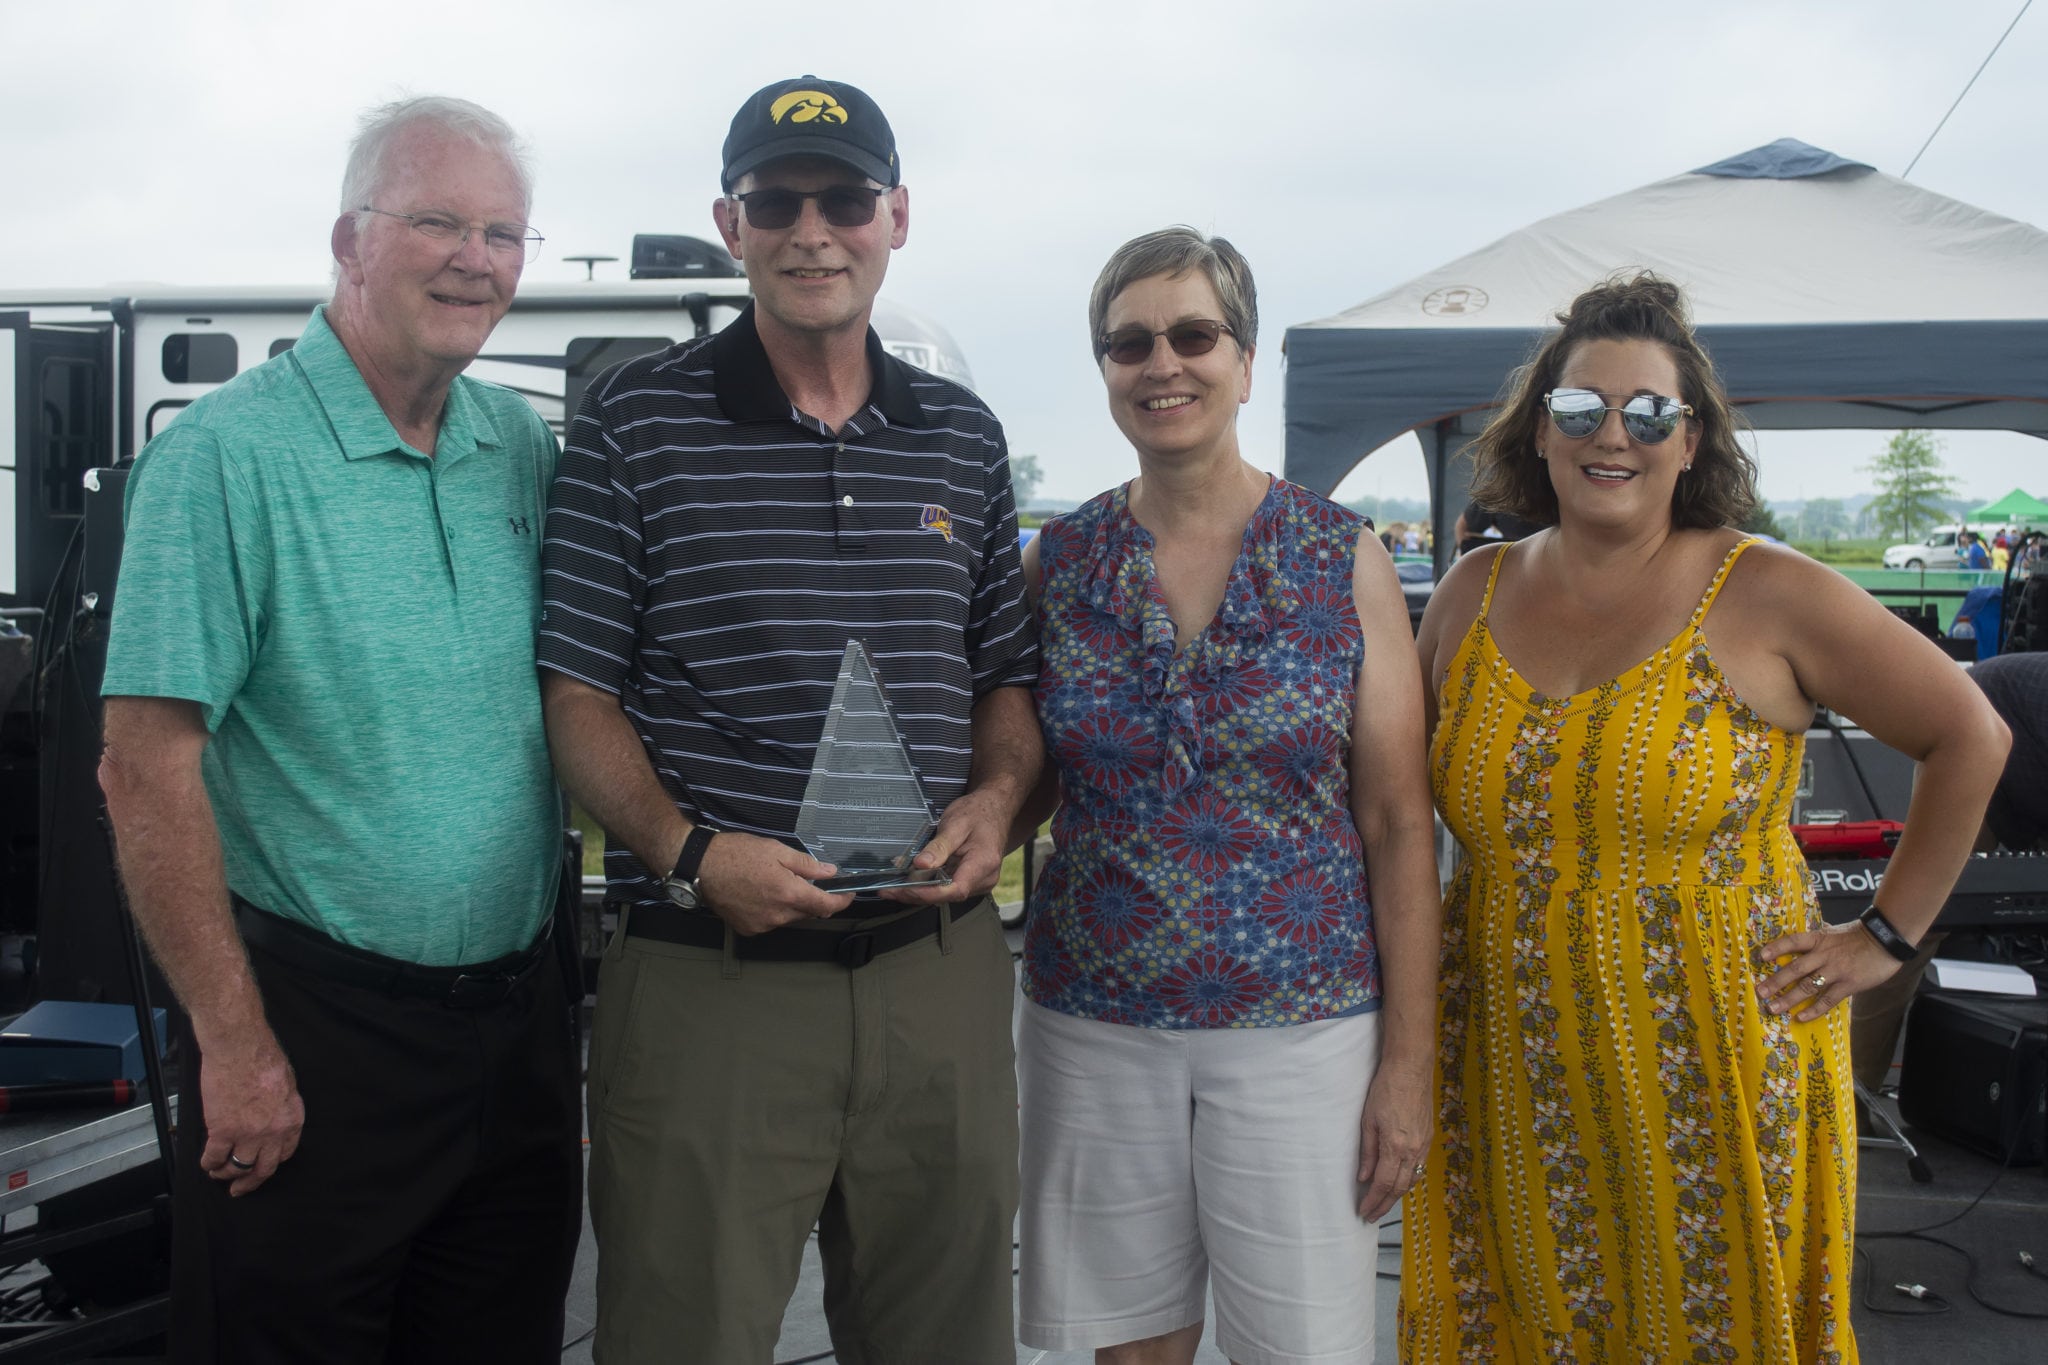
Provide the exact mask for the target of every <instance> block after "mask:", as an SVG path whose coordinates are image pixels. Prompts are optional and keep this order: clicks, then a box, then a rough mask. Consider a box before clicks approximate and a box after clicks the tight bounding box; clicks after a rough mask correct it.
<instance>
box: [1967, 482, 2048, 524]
mask: <svg viewBox="0 0 2048 1365" xmlns="http://www.w3.org/2000/svg"><path fill="white" fill-rule="evenodd" d="M1970 520H1971V521H2031V522H2034V523H2036V524H2041V523H2048V502H2042V501H2041V500H2040V499H2039V498H2037V497H2035V496H2034V495H2033V494H2031V493H2028V492H2026V491H2024V490H2022V489H2018V488H2015V489H2013V490H2012V492H2010V493H2007V494H2006V495H2005V496H2004V497H2002V498H2000V499H1999V500H1998V501H1997V502H1992V503H1986V504H1985V505H1984V506H1982V507H1979V508H1978V509H1977V510H1976V511H1974V512H1972V513H1970Z"/></svg>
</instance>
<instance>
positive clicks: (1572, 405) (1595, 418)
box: [1543, 389, 1692, 446]
mask: <svg viewBox="0 0 2048 1365" xmlns="http://www.w3.org/2000/svg"><path fill="white" fill-rule="evenodd" d="M1543 406H1544V407H1546V408H1548V409H1550V420H1551V422H1552V424H1553V425H1555V426H1556V427H1557V429H1558V431H1559V432H1560V433H1562V434H1563V435H1565V436H1569V437H1570V438H1571V439H1573V440H1575V441H1576V440H1581V439H1583V438H1584V437H1587V436H1591V435H1592V434H1593V433H1594V432H1596V431H1598V430H1600V424H1601V423H1602V422H1604V421H1606V420H1607V414H1608V413H1610V412H1618V413H1620V414H1621V425H1622V427H1623V429H1624V430H1626V431H1627V432H1628V434H1629V439H1631V440H1633V441H1636V442H1637V443H1639V444H1641V445H1646V446H1654V445H1661V444H1662V443H1663V442H1664V441H1666V440H1667V439H1669V438H1670V436H1671V433H1672V432H1674V431H1676V430H1678V424H1679V423H1680V422H1681V421H1683V420H1685V419H1686V418H1688V417H1690V416H1692V405H1691V404H1690V403H1681V402H1679V401H1678V400H1677V399H1676V398H1666V397H1665V396H1664V395H1662V394H1660V393H1639V394H1637V395H1636V396H1635V397H1633V398H1631V399H1629V400H1628V401H1627V402H1626V403H1622V404H1620V405H1619V406H1616V405H1613V404H1610V403H1609V402H1608V401H1607V400H1606V399H1605V398H1603V397H1601V396H1600V395H1599V394H1597V393H1595V392H1593V391H1592V390H1591V389H1552V390H1551V391H1550V392H1549V393H1546V394H1544V395H1543Z"/></svg>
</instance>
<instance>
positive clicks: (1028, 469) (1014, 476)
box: [1010, 455, 1045, 507]
mask: <svg viewBox="0 0 2048 1365" xmlns="http://www.w3.org/2000/svg"><path fill="white" fill-rule="evenodd" d="M1044 478H1045V474H1044V472H1043V471H1042V470H1040V469H1039V467H1038V457H1037V456H1036V455H1012V456H1011V457H1010V496H1011V498H1013V499H1014V500H1015V501H1016V503H1017V505H1018V506H1019V507H1022V506H1024V505H1025V504H1026V503H1028V502H1030V501H1031V499H1032V498H1034V497H1036V496H1037V495H1038V485H1039V484H1040V483H1041V482H1042V481H1043V480H1044Z"/></svg>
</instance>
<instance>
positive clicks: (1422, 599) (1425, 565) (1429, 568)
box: [1394, 555, 1436, 631]
mask: <svg viewBox="0 0 2048 1365" xmlns="http://www.w3.org/2000/svg"><path fill="white" fill-rule="evenodd" d="M1394 572H1395V573H1396V574H1398V575H1399V576H1400V579H1401V595H1402V596H1403V597H1405V598H1407V599H1408V628H1409V629H1410V630H1413V631H1419V630H1421V629H1422V613H1423V612H1424V611H1426V610H1428V608H1429V595H1430V594H1431V593H1433V592H1435V591H1436V566H1435V565H1433V564H1432V563H1430V561H1429V560H1427V559H1410V558H1408V557H1407V556H1406V555H1397V556H1396V557H1395V559H1394Z"/></svg>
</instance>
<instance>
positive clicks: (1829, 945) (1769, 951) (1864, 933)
mask: <svg viewBox="0 0 2048 1365" xmlns="http://www.w3.org/2000/svg"><path fill="white" fill-rule="evenodd" d="M1780 958H1790V959H1791V961H1789V962H1784V963H1780V964H1779V965H1778V968H1777V970H1775V971H1773V972H1771V973H1770V975H1768V976H1766V977H1765V978H1764V979H1763V980H1762V981H1760V982H1758V983H1757V988H1756V993H1757V995H1758V996H1759V997H1760V998H1761V999H1762V1000H1763V1002H1764V1008H1765V1009H1767V1010H1769V1011H1770V1012H1771V1013H1772V1014H1785V1013H1788V1012H1789V1011H1792V1010H1798V1011H1799V1012H1798V1013H1797V1014H1794V1015H1793V1016H1792V1020H1793V1022H1794V1023H1799V1024H1807V1023H1811V1022H1812V1021H1814V1020H1815V1019H1818V1018H1820V1017H1821V1016H1822V1015H1824V1014H1826V1013H1827V1012H1828V1011H1829V1010H1831V1009H1833V1008H1834V1007H1835V1006H1836V1005H1839V1004H1841V1003H1842V1002H1843V1001H1844V1000H1847V999H1848V998H1849V997H1850V996H1852V995H1854V994H1856V992H1858V991H1867V990H1869V989H1870V988H1871V987H1872V986H1875V985H1877V984H1878V983H1879V982H1881V981H1884V980H1887V979H1888V978H1890V976H1891V975H1892V973H1894V972H1896V971H1898V969H1899V962H1898V959H1896V958H1894V957H1893V956H1892V955H1891V954H1890V953H1888V952H1886V951H1885V950H1884V949H1883V948H1882V947H1881V946H1880V945H1879V944H1878V941H1877V940H1876V939H1875V938H1873V937H1871V934H1870V931H1869V930H1868V929H1865V928H1864V927H1863V926H1862V925H1861V924H1856V923H1850V924H1829V925H1825V926H1823V927H1821V928H1819V929H1813V930H1809V931H1808V932H1806V933H1803V934H1787V935H1785V936H1784V937H1783V938H1778V939H1773V940H1771V941H1770V942H1769V943H1766V944H1765V945H1764V946H1763V947H1761V948H1759V949H1758V950H1757V959H1758V961H1759V962H1760V963H1761V964H1762V965H1763V966H1765V967H1769V966H1770V965H1771V964H1772V963H1774V962H1778V959H1780ZM1802 1006H1803V1008H1802Z"/></svg>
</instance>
